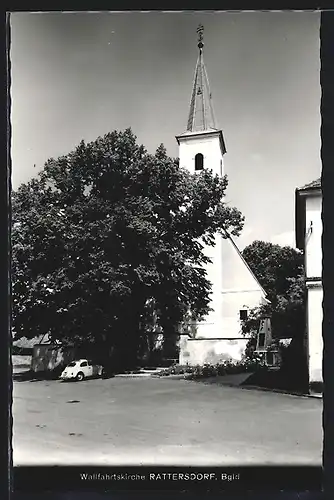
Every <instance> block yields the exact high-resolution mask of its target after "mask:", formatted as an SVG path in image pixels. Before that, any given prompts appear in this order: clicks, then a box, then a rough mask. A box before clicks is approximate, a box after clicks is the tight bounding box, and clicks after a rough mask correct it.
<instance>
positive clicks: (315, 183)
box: [297, 177, 321, 191]
mask: <svg viewBox="0 0 334 500" xmlns="http://www.w3.org/2000/svg"><path fill="white" fill-rule="evenodd" d="M309 189H321V178H320V177H319V179H316V180H315V181H312V182H309V183H308V184H305V186H303V187H300V188H297V190H298V191H308V190H309Z"/></svg>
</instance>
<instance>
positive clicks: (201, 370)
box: [157, 358, 266, 380]
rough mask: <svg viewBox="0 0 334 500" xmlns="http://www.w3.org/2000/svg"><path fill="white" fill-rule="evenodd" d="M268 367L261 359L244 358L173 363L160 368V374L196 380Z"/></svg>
mask: <svg viewBox="0 0 334 500" xmlns="http://www.w3.org/2000/svg"><path fill="white" fill-rule="evenodd" d="M260 369H261V370H262V369H266V367H265V366H264V365H263V361H262V360H261V359H260V358H259V359H254V358H253V359H251V360H249V359H248V360H243V361H239V362H233V361H224V362H221V363H217V364H215V365H212V364H209V363H205V364H204V365H196V366H189V365H186V366H182V365H173V366H171V367H169V368H165V369H163V370H160V372H158V373H157V375H158V376H161V377H165V376H168V375H183V377H184V378H187V379H191V380H196V379H201V378H209V377H217V376H222V375H231V374H238V373H246V372H255V371H258V370H260Z"/></svg>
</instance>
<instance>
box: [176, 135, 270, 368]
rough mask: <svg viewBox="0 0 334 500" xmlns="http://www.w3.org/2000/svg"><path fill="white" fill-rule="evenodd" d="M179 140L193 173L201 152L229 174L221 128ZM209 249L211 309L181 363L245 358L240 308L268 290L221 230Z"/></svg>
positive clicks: (187, 342)
mask: <svg viewBox="0 0 334 500" xmlns="http://www.w3.org/2000/svg"><path fill="white" fill-rule="evenodd" d="M179 141H180V148H179V157H180V166H181V167H183V168H186V169H187V170H188V171H189V172H190V173H194V172H195V155H196V154H197V153H202V154H203V156H204V168H205V169H206V168H207V169H211V170H212V171H213V173H214V174H218V175H224V165H223V154H222V151H221V143H220V139H219V134H218V133H214V134H212V135H209V136H207V135H203V136H193V137H192V136H190V137H181V138H179ZM204 252H205V254H206V255H207V256H208V257H210V259H211V260H212V264H208V265H207V266H206V272H207V278H208V280H209V281H210V282H211V283H212V291H211V302H210V307H211V308H212V311H211V312H210V313H209V314H208V315H207V316H206V317H205V318H204V319H203V320H202V321H201V322H199V323H197V325H196V327H195V330H196V333H195V339H187V337H184V338H182V341H181V343H180V363H181V364H191V365H196V364H202V363H209V362H210V363H217V362H219V361H224V360H227V359H233V360H240V359H241V357H242V355H243V353H244V350H245V347H246V343H247V339H245V338H244V337H243V336H242V334H241V322H240V310H241V309H251V308H253V307H256V306H258V305H259V304H260V303H261V301H262V299H263V298H264V295H265V294H264V292H263V290H262V288H261V287H260V285H259V283H258V282H257V280H256V279H255V277H254V276H253V274H252V273H251V271H250V270H249V268H248V266H247V265H246V263H245V262H244V260H243V259H242V256H241V254H240V252H239V250H238V248H237V246H236V245H235V243H234V242H233V241H232V240H231V239H230V238H223V237H222V236H221V235H217V236H216V238H215V246H213V247H210V246H206V247H205V249H204Z"/></svg>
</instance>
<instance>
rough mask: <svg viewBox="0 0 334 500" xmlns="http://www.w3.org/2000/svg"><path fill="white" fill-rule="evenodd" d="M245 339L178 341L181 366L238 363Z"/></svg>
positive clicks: (184, 339) (183, 339)
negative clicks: (225, 362)
mask: <svg viewBox="0 0 334 500" xmlns="http://www.w3.org/2000/svg"><path fill="white" fill-rule="evenodd" d="M246 344H247V339H244V338H243V339H211V340H210V339H187V338H185V337H184V336H183V337H181V341H180V361H179V362H180V364H181V365H190V366H195V365H204V364H206V363H210V364H217V363H221V362H223V361H230V360H232V361H240V360H241V359H242V356H243V354H244V352H245V348H246Z"/></svg>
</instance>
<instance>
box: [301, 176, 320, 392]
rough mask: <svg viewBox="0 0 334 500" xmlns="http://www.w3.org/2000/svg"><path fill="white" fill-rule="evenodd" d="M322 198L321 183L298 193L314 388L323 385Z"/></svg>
mask: <svg viewBox="0 0 334 500" xmlns="http://www.w3.org/2000/svg"><path fill="white" fill-rule="evenodd" d="M321 208H322V195H321V183H320V179H317V180H316V181H313V182H311V183H310V184H307V185H306V186H304V187H302V188H299V189H296V246H297V248H299V249H300V250H302V251H303V252H304V255H305V275H306V276H305V277H306V287H307V344H308V345H307V348H308V359H309V382H310V386H311V387H312V384H315V383H319V382H320V383H321V382H322V349H323V343H322V297H323V293H322V247H321V235H322V220H321Z"/></svg>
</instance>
